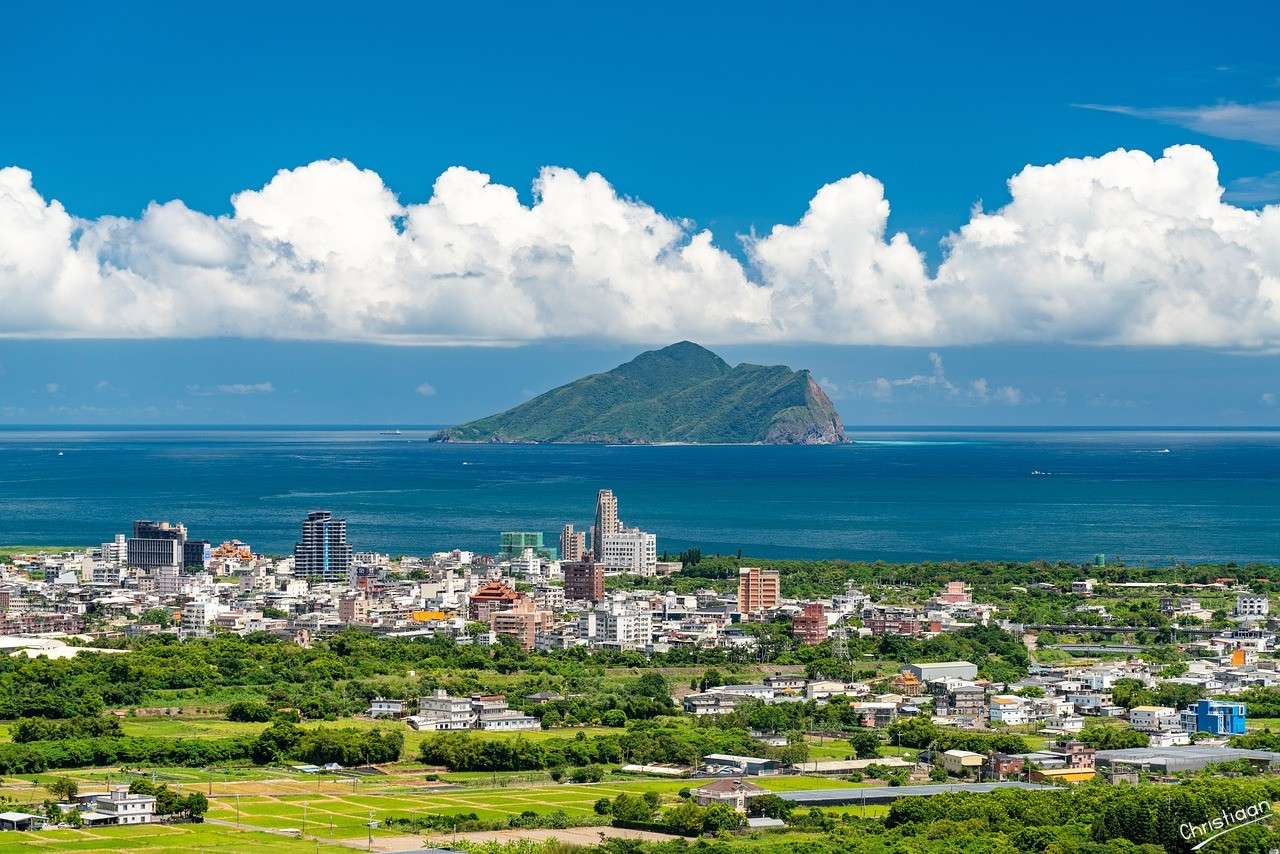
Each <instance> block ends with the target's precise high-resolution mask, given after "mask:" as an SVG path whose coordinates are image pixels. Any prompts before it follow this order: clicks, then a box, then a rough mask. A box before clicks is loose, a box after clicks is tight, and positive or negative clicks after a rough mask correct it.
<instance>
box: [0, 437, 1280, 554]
mask: <svg viewBox="0 0 1280 854" xmlns="http://www.w3.org/2000/svg"><path fill="white" fill-rule="evenodd" d="M429 434H430V431H428V430H407V429H406V430H404V431H403V433H402V434H401V435H398V436H386V435H381V434H380V433H379V431H378V430H377V429H376V428H373V429H363V428H362V429H299V428H272V429H264V428H247V429H225V428H202V429H185V428H184V429H158V430H157V429H130V428H109V429H15V428H7V429H0V544H3V543H49V544H61V543H98V542H102V541H103V540H106V539H109V538H110V537H111V535H112V534H114V533H116V532H124V531H127V530H128V527H129V524H130V522H131V520H133V519H134V518H165V519H171V520H175V521H181V522H185V523H186V524H187V526H188V528H189V530H190V532H191V535H192V536H193V537H198V538H203V539H210V540H213V541H215V542H217V541H221V540H222V539H225V538H229V537H238V538H240V539H242V540H245V541H246V542H249V543H251V544H252V545H254V546H255V547H256V548H259V549H262V550H265V551H268V552H285V551H287V550H289V549H291V548H292V544H293V541H294V539H295V538H296V537H297V536H298V529H299V523H300V520H301V519H302V517H303V515H304V514H305V513H306V512H307V511H308V510H311V509H316V508H324V509H330V510H333V511H334V512H336V513H338V514H341V515H343V516H345V517H346V518H347V519H348V521H349V528H350V536H351V539H352V542H353V544H354V545H355V547H356V548H357V549H376V550H380V551H390V552H392V553H401V552H409V553H424V552H429V551H432V550H440V549H446V548H454V547H458V548H468V549H478V550H485V551H493V550H495V549H496V548H497V541H498V532H499V531H501V530H542V531H545V532H546V533H547V535H548V541H549V542H551V541H553V538H554V535H555V532H558V530H559V528H560V525H561V524H562V523H563V522H565V521H573V522H575V523H577V524H579V525H581V526H583V527H585V525H586V524H587V523H589V521H590V517H591V514H592V512H593V507H594V496H595V491H596V490H597V489H599V488H602V487H610V488H612V489H613V490H614V491H615V492H617V493H618V496H619V501H620V504H621V515H622V518H623V520H624V521H625V522H626V523H628V524H636V525H640V526H641V527H644V528H646V529H647V530H652V531H655V532H656V533H657V534H658V547H659V551H662V550H663V549H670V550H672V551H678V550H680V549H682V548H685V547H687V546H690V545H696V546H699V547H701V548H702V549H703V551H704V552H708V553H709V552H733V551H737V550H738V549H742V551H743V553H744V554H753V555H762V556H779V557H783V556H792V557H803V556H812V557H851V558H882V559H884V560H889V561H907V560H928V559H947V558H996V557H1007V558H1037V557H1046V558H1063V559H1069V560H1086V559H1089V558H1091V556H1092V555H1093V554H1094V553H1095V552H1105V553H1107V554H1108V555H1111V556H1114V557H1118V558H1123V559H1125V560H1127V561H1131V562H1148V563H1166V562H1168V561H1170V560H1174V559H1182V560H1192V561H1194V560H1223V561H1229V560H1234V561H1250V560H1264V561H1278V562H1280V432H1276V431H1116V430H1097V431H1094V430H1031V431H985V430H931V431H925V430H910V431H885V430H877V431H869V430H860V429H857V428H854V429H853V430H851V431H850V434H851V435H853V436H854V437H855V438H856V439H857V440H858V441H857V443H856V444H853V445H848V446H842V447H764V446H752V447H732V446H704V447H693V446H667V447H642V446H641V447H601V446H581V445H578V446H503V445H447V444H446V445H440V444H431V443H428V442H426V441H425V439H426V437H427V436H428V435H429Z"/></svg>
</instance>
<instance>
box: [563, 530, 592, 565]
mask: <svg viewBox="0 0 1280 854" xmlns="http://www.w3.org/2000/svg"><path fill="white" fill-rule="evenodd" d="M586 550H587V536H586V533H585V532H583V531H575V530H573V524H572V523H570V524H568V525H565V526H564V528H562V529H561V530H560V559H561V560H563V561H568V562H570V563H572V562H574V561H579V560H582V553H583V552H585V551H586Z"/></svg>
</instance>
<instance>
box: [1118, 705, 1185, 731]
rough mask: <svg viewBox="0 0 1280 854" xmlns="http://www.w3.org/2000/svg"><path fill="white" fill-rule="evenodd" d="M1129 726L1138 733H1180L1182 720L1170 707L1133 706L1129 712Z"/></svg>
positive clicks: (1176, 711) (1175, 710)
mask: <svg viewBox="0 0 1280 854" xmlns="http://www.w3.org/2000/svg"><path fill="white" fill-rule="evenodd" d="M1129 726H1131V727H1133V728H1134V729H1136V730H1138V731H1139V732H1173V731H1175V730H1176V731H1182V729H1183V727H1182V718H1181V716H1180V715H1179V714H1178V710H1177V709H1175V708H1173V707H1172V706H1134V707H1133V708H1132V709H1130V710H1129Z"/></svg>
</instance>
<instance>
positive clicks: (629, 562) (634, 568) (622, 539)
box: [597, 528, 658, 575]
mask: <svg viewBox="0 0 1280 854" xmlns="http://www.w3.org/2000/svg"><path fill="white" fill-rule="evenodd" d="M601 539H602V543H603V552H604V553H603V554H602V555H600V557H599V558H597V559H598V560H599V561H600V562H601V563H603V564H604V565H605V568H606V569H612V570H617V571H620V572H630V573H634V574H636V575H655V574H656V573H657V571H658V538H657V537H656V536H654V535H653V534H650V533H647V532H645V531H641V530H640V529H639V528H623V529H622V530H621V531H619V532H618V533H616V534H605V535H603V537H602V538H601Z"/></svg>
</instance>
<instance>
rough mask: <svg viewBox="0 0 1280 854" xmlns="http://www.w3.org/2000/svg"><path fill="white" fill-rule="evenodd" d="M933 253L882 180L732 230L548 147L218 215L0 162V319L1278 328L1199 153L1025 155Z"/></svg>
mask: <svg viewBox="0 0 1280 854" xmlns="http://www.w3.org/2000/svg"><path fill="white" fill-rule="evenodd" d="M1008 186H1009V193H1010V201H1009V203H1008V204H1007V205H1005V206H1004V207H1002V208H1000V209H999V210H995V211H991V212H987V211H984V210H982V209H981V208H980V207H979V208H975V210H974V211H973V212H972V214H971V217H970V219H969V221H968V222H967V223H966V224H965V225H964V226H963V227H961V228H960V229H959V230H958V231H956V232H954V233H952V234H950V235H949V236H948V237H947V238H946V239H945V241H944V246H943V248H944V250H945V257H944V260H943V261H942V262H941V264H940V265H939V266H938V268H937V270H936V271H934V272H931V271H930V270H929V268H928V265H927V264H926V261H925V259H924V256H923V255H922V254H921V252H920V251H919V250H918V249H917V248H916V247H915V246H914V245H912V243H911V241H910V240H909V239H908V238H907V236H906V235H905V234H902V233H898V234H893V235H888V234H887V232H886V225H887V220H888V216H889V202H888V200H887V199H886V198H885V194H884V187H883V186H882V185H881V184H880V182H879V181H877V180H876V179H875V178H873V177H870V176H868V175H865V174H861V173H859V174H855V175H851V176H849V177H847V178H843V179H841V180H838V181H835V182H833V183H831V184H828V185H826V186H824V187H822V188H821V189H820V190H818V192H817V193H816V194H815V195H814V197H813V199H812V200H811V201H810V203H809V207H808V210H807V211H806V212H805V214H804V216H803V217H802V218H801V219H800V221H799V222H797V223H795V224H794V225H778V226H775V227H774V228H773V229H772V230H771V231H770V232H769V233H768V234H766V235H763V236H751V237H743V238H740V239H742V240H743V241H744V250H745V252H744V254H745V257H746V259H747V263H745V264H744V263H742V262H741V261H740V260H739V259H738V258H737V257H735V256H734V255H733V254H731V253H729V252H727V251H725V250H724V249H722V248H720V247H719V246H717V245H716V243H715V242H714V241H713V238H712V235H711V233H710V232H709V231H705V230H697V229H696V228H694V226H693V225H692V224H691V223H690V222H688V221H686V220H682V219H678V218H672V217H669V216H666V215H664V214H662V213H660V212H658V211H656V210H654V209H653V208H652V207H650V206H648V205H646V204H644V203H643V202H641V201H637V200H634V199H630V198H626V197H623V196H620V195H619V194H618V193H617V192H616V191H615V190H614V189H613V187H611V186H610V184H609V183H608V182H607V181H606V180H605V178H604V177H602V176H600V175H598V174H595V173H591V174H587V175H580V174H578V173H576V172H574V171H572V170H570V169H563V168H555V167H548V168H544V169H543V170H542V171H541V173H540V174H539V176H538V178H537V180H536V181H535V183H534V195H535V200H534V203H533V205H532V206H525V205H523V204H522V203H521V202H520V200H519V198H518V196H517V193H516V191H515V190H514V189H512V188H510V187H506V186H503V185H500V184H495V183H493V182H491V181H490V180H489V176H488V175H485V174H483V173H480V172H476V171H473V170H470V169H466V168H462V167H453V168H450V169H448V170H446V171H445V172H444V173H443V174H441V175H440V176H439V177H438V178H437V179H436V181H435V185H434V188H433V192H432V195H431V197H430V199H429V200H428V201H426V202H425V203H419V204H412V203H403V202H401V201H400V200H399V199H398V197H397V195H396V194H395V193H394V192H393V191H392V190H391V189H389V188H388V187H387V186H386V185H385V184H384V183H383V181H382V179H381V178H380V177H379V176H378V175H377V174H376V173H375V172H372V171H370V170H362V169H359V168H358V167H356V166H355V165H353V164H352V163H350V162H348V161H344V160H327V161H316V162H314V163H310V164H308V165H305V166H301V167H299V168H296V169H292V170H282V171H280V172H279V173H277V174H276V176H275V177H274V178H272V179H271V180H270V181H269V182H268V183H267V184H266V185H265V186H264V187H262V188H261V189H258V190H245V191H243V192H241V193H238V194H236V195H235V196H233V197H232V208H233V213H232V214H231V215H229V216H216V217H215V216H209V215H206V214H203V213H200V212H198V211H194V210H191V209H190V208H188V207H187V206H186V205H185V204H183V202H181V201H170V202H166V203H163V204H158V203H152V204H151V205H149V206H148V207H147V209H146V210H145V211H143V213H142V214H141V216H140V217H138V218H136V219H134V218H124V217H110V216H108V217H102V218H99V219H92V220H86V219H80V218H77V217H75V216H74V214H72V213H70V212H68V211H66V210H65V209H64V208H63V206H62V205H61V204H60V203H59V202H58V201H56V200H49V199H45V198H44V197H43V196H42V195H41V194H40V193H39V192H38V190H37V189H35V187H34V185H33V179H32V175H31V173H29V172H28V171H26V170H24V169H21V168H18V167H8V168H4V169H0V300H2V301H3V306H4V310H3V311H2V312H0V336H10V337H14V336H21V337H37V338H38V337H95V338H148V337H178V338H184V337H208V336H240V337H255V338H257V337H263V338H283V339H320V340H346V341H377V342H385V343H431V342H450V343H483V342H523V341H533V340H538V339H545V338H573V337H592V338H606V339H613V340H618V341H634V342H667V341H671V340H674V339H676V338H692V339H695V340H699V341H702V342H705V343H709V344H715V343H724V342H738V341H760V342H770V341H787V342H798V341H818V342H830V343H843V344H888V345H928V346H937V345H954V344H970V343H986V342H1039V343H1043V342H1066V343H1084V344H1099V345H1157V346H1158V345H1189V346H1208V347H1233V348H1274V347H1277V346H1280V205H1272V206H1268V207H1265V208H1262V209H1260V210H1250V209H1247V208H1242V207H1237V206H1234V205H1232V204H1229V203H1227V202H1224V200H1223V188H1222V187H1221V186H1220V185H1219V181H1218V168H1217V164H1216V163H1215V161H1214V159H1213V157H1212V155H1211V154H1210V153H1209V152H1208V151H1206V150H1205V149H1203V148H1200V147H1198V146H1192V145H1182V146H1175V147H1171V148H1169V149H1167V150H1165V151H1164V152H1163V154H1162V156H1160V157H1159V158H1152V157H1151V156H1149V155H1148V154H1146V153H1144V152H1141V151H1128V150H1123V149H1120V150H1116V151H1112V152H1110V153H1108V154H1105V155H1103V156H1100V157H1085V158H1068V159H1065V160H1062V161H1060V162H1058V163H1055V164H1051V165H1045V166H1028V167H1026V168H1024V169H1023V170H1022V171H1021V172H1019V173H1018V174H1017V175H1015V176H1013V177H1012V178H1011V179H1010V180H1009V184H1008Z"/></svg>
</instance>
